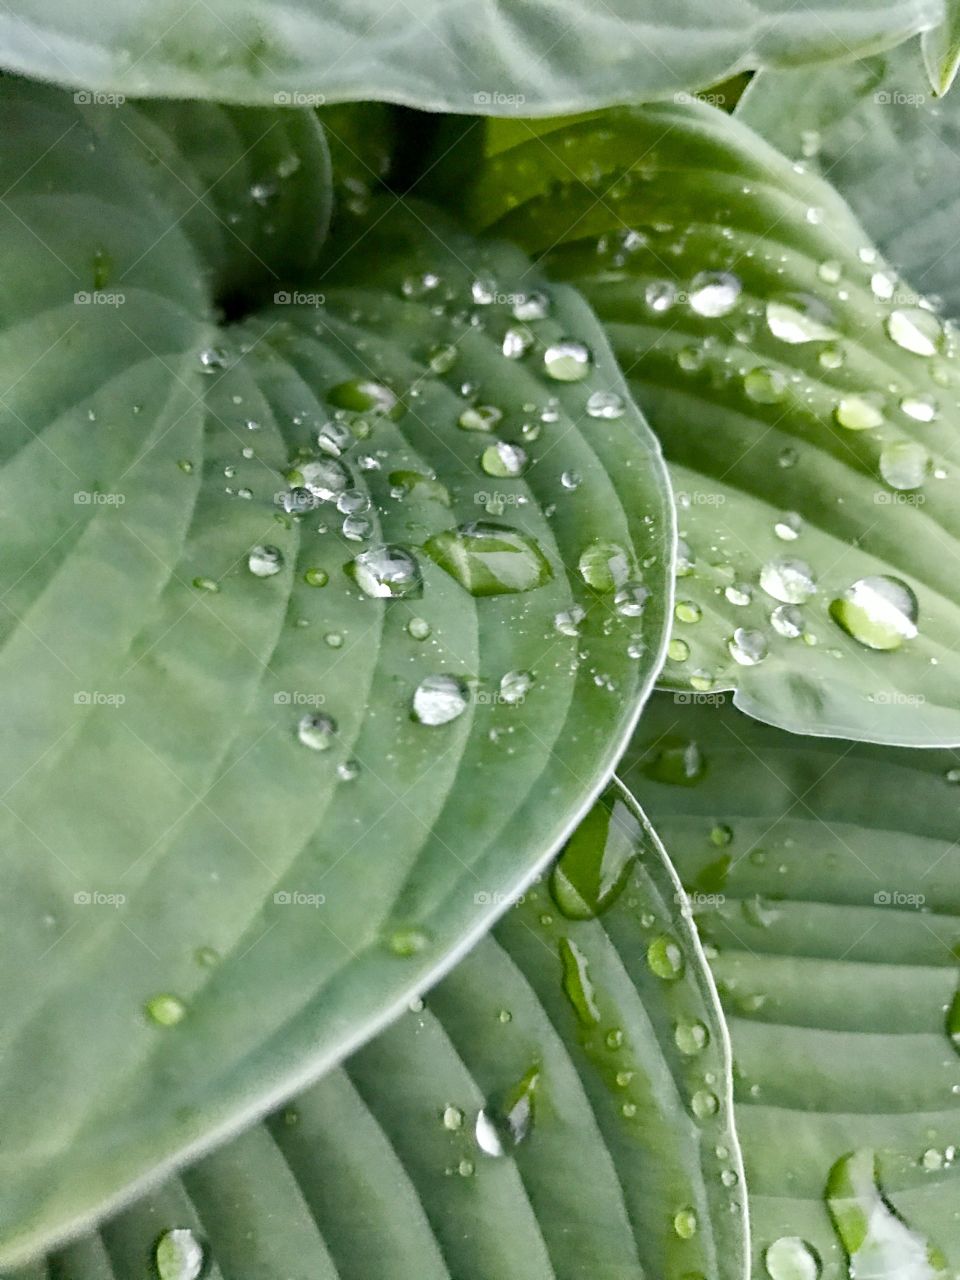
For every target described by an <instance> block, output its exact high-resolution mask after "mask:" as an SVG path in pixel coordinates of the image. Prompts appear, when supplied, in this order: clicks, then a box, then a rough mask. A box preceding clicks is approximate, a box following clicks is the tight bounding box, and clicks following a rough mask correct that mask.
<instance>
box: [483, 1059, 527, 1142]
mask: <svg viewBox="0 0 960 1280" xmlns="http://www.w3.org/2000/svg"><path fill="white" fill-rule="evenodd" d="M539 1080H540V1070H539V1068H537V1067H533V1068H531V1069H530V1071H528V1072H527V1074H526V1075H525V1076H524V1077H523V1079H522V1080H521V1081H519V1083H518V1084H516V1085H514V1087H513V1088H512V1089H510V1090H508V1091H507V1092H506V1093H505V1094H503V1095H501V1096H500V1097H498V1098H496V1099H493V1100H491V1101H490V1102H488V1103H487V1105H486V1106H485V1107H484V1108H483V1109H482V1110H481V1111H480V1112H479V1113H478V1115H477V1122H476V1126H475V1129H474V1134H475V1136H476V1139H477V1146H478V1147H479V1148H480V1150H481V1151H482V1152H483V1153H484V1154H485V1155H488V1156H492V1157H494V1158H498V1157H501V1156H505V1155H506V1154H507V1153H508V1152H509V1151H512V1150H513V1149H514V1148H516V1147H518V1146H519V1145H520V1143H521V1142H523V1141H524V1139H525V1138H526V1137H527V1136H528V1135H529V1133H530V1130H531V1128H532V1126H533V1119H534V1100H535V1097H536V1089H537V1084H538V1082H539Z"/></svg>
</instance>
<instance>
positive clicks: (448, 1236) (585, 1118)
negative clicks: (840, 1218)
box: [22, 791, 747, 1280]
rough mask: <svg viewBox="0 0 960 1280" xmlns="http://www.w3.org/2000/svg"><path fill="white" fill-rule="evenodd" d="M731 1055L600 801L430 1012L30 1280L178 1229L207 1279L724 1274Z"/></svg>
mask: <svg viewBox="0 0 960 1280" xmlns="http://www.w3.org/2000/svg"><path fill="white" fill-rule="evenodd" d="M638 855H639V857H638ZM598 907H601V908H602V910H601V912H600V914H599V915H596V914H595V912H596V909H597V908H598ZM648 956H649V957H652V959H650V958H648ZM728 1052H729V1050H728V1044H727V1038H726V1031H725V1028H724V1026H723V1021H722V1018H721V1017H720V1014H719V1007H718V1005H717V1002H716V995H715V993H714V990H713V987H712V984H711V981H710V977H709V972H708V970H707V966H706V962H705V960H704V959H703V955H702V953H701V951H700V948H699V944H698V943H697V940H696V932H695V930H694V928H693V926H692V922H691V920H690V917H689V912H688V909H687V906H686V904H685V902H683V901H682V894H681V893H680V886H679V881H678V880H677V879H676V876H675V874H674V872H673V870H672V868H671V867H670V866H669V864H668V863H667V862H666V860H665V858H664V857H663V853H662V850H661V848H660V846H659V845H658V843H657V842H656V838H655V837H654V836H653V835H652V833H650V832H649V831H648V830H646V831H645V829H644V820H643V818H642V816H641V815H640V813H639V811H638V810H637V809H636V808H635V806H634V805H633V803H632V801H630V800H629V798H628V797H625V795H624V793H623V792H621V791H611V792H610V793H608V794H607V795H606V796H605V797H604V799H603V800H602V802H601V803H599V804H598V805H597V806H596V808H595V809H594V810H593V811H592V813H591V814H590V816H589V817H588V819H587V820H586V821H585V823H584V824H583V826H582V827H581V829H580V830H579V832H578V833H577V835H576V837H575V838H574V840H573V841H572V842H571V845H570V846H569V847H568V849H567V851H566V852H565V854H564V856H563V858H562V859H561V861H560V863H559V865H558V867H557V868H556V869H555V870H554V872H553V874H552V876H551V877H550V880H549V881H544V882H541V883H538V884H537V885H536V886H535V887H533V888H532V889H531V890H530V891H529V892H528V893H527V895H526V897H525V899H524V900H523V901H522V902H521V903H520V904H519V905H518V906H517V907H516V908H515V909H514V910H512V911H510V912H509V914H508V915H507V916H506V917H505V919H504V920H503V921H502V922H501V923H500V924H499V925H498V926H497V928H496V930H495V931H494V934H493V935H492V936H491V937H489V938H486V939H484V940H483V941H482V942H481V943H479V944H478V946H477V947H476V948H475V949H474V950H473V951H472V952H471V953H470V955H469V956H468V957H467V958H466V959H465V960H463V961H461V963H460V965H459V966H458V967H457V968H456V969H455V970H454V972H453V973H452V974H451V975H450V976H449V977H447V978H446V979H445V980H444V981H443V983H441V984H440V986H439V987H437V988H436V989H435V990H434V991H433V992H432V993H431V994H430V995H429V996H428V997H427V1000H426V1008H424V1007H423V1003H422V1002H417V1003H416V1005H415V1008H414V1010H413V1011H412V1012H410V1013H408V1014H406V1015H405V1016H404V1017H403V1018H402V1019H401V1020H400V1021H399V1022H398V1023H396V1024H395V1025H394V1026H393V1027H391V1028H390V1029H389V1030H388V1031H387V1032H385V1033H383V1034H382V1035H381V1036H380V1037H379V1038H377V1039H376V1040H375V1041H373V1042H372V1043H371V1044H370V1045H368V1046H366V1047H365V1048H364V1049H362V1050H361V1051H360V1052H359V1053H358V1054H356V1055H354V1057H352V1058H351V1059H350V1060H349V1062H348V1063H347V1065H346V1066H345V1067H343V1068H341V1069H339V1070H337V1071H334V1072H332V1073H331V1074H330V1075H328V1076H326V1077H325V1078H324V1080H323V1081H322V1082H321V1083H319V1084H317V1085H315V1086H314V1087H313V1088H312V1089H310V1090H309V1091H308V1092H306V1093H304V1094H303V1095H301V1096H300V1097H299V1098H298V1099H297V1100H296V1101H295V1103H294V1104H293V1106H292V1107H290V1108H288V1109H287V1110H285V1111H284V1112H282V1113H280V1114H278V1115H276V1116H274V1117H273V1118H271V1119H270V1120H269V1121H267V1122H266V1123H265V1124H264V1125H262V1126H258V1127H256V1128H254V1129H252V1130H251V1131H249V1132H248V1133H246V1134H244V1135H243V1136H242V1137H240V1138H239V1139H237V1140H236V1141H235V1142H234V1143H232V1144H231V1145H229V1146H227V1147H225V1148H224V1149H222V1150H221V1151H218V1152H217V1153H215V1154H214V1155H213V1156H209V1157H208V1158H207V1159H206V1160H204V1161H202V1162H201V1163H200V1164H198V1165H197V1166H195V1167H194V1168H192V1169H190V1170H188V1171H187V1172H186V1173H184V1174H182V1175H181V1177H180V1178H179V1180H176V1181H172V1182H170V1183H168V1185H167V1186H165V1187H164V1188H163V1189H162V1190H161V1191H160V1192H157V1193H156V1194H154V1195H152V1196H150V1197H149V1198H148V1199H146V1200H144V1201H143V1202H142V1203H140V1204H138V1205H136V1206H135V1207H134V1208H132V1209H129V1210H127V1211H126V1212H125V1213H123V1214H121V1215H120V1216H118V1217H117V1218H115V1219H114V1220H113V1221H112V1222H109V1223H108V1224H107V1225H105V1226H104V1227H103V1228H102V1229H101V1230H100V1233H99V1236H94V1237H91V1238H89V1239H86V1240H84V1241H83V1242H81V1243H79V1244H77V1245H75V1246H73V1247H71V1248H68V1249H66V1250H65V1251H64V1252H63V1253H61V1254H59V1255H57V1256H56V1257H53V1258H51V1259H50V1260H49V1262H48V1263H47V1265H46V1266H38V1267H36V1268H35V1269H33V1270H32V1271H31V1272H29V1275H30V1276H31V1277H34V1276H35V1277H40V1276H48V1277H54V1276H61V1275H62V1276H70V1278H71V1280H110V1278H111V1277H114V1276H115V1277H117V1280H120V1278H121V1277H122V1280H141V1278H142V1280H146V1278H147V1277H153V1276H154V1275H155V1272H154V1269H153V1259H154V1256H155V1251H156V1249H157V1245H158V1241H159V1242H160V1247H161V1249H168V1250H172V1249H173V1248H174V1247H175V1246H177V1245H179V1246H180V1247H181V1250H182V1251H183V1252H186V1251H187V1250H188V1249H189V1247H190V1243H191V1242H190V1241H189V1239H188V1240H185V1239H184V1237H183V1236H182V1235H178V1236H175V1237H173V1238H171V1237H170V1235H169V1233H170V1232H177V1231H179V1232H184V1231H190V1232H192V1233H193V1238H194V1241H195V1245H194V1247H199V1248H202V1249H203V1250H204V1252H205V1254H206V1258H207V1261H208V1263H209V1270H208V1271H205V1272H204V1275H206V1276H208V1277H209V1278H210V1280H214V1278H215V1280H326V1278H327V1277H330V1278H331V1280H332V1278H334V1277H343V1280H348V1278H351V1280H352V1278H356V1280H368V1277H372V1276H376V1277H377V1278H378V1280H451V1278H452V1277H456V1280H490V1277H492V1276H496V1277H497V1278H498V1280H583V1277H586V1276H599V1277H604V1280H606V1278H608V1277H609V1278H610V1280H613V1277H618V1278H619V1277H622V1278H623V1280H628V1278H629V1280H643V1277H649V1278H650V1280H680V1277H689V1276H700V1275H705V1276H710V1277H711V1280H741V1278H742V1277H744V1276H745V1273H746V1254H747V1250H746V1240H745V1219H744V1195H743V1181H742V1168H741V1165H740V1156H739V1150H738V1147H737V1140H736V1136H735V1134H734V1132H733V1129H732V1126H731V1103H730V1096H729V1094H730V1074H729V1073H730V1064H729V1058H728ZM161 1256H163V1255H162V1254H161ZM161 1274H166V1273H161ZM169 1274H170V1275H172V1276H176V1277H182V1276H184V1275H189V1276H194V1275H196V1271H195V1270H194V1271H190V1270H184V1271H183V1272H181V1271H175V1270H171V1271H170V1273H169ZM22 1280H27V1276H26V1274H25V1275H24V1276H23V1278H22Z"/></svg>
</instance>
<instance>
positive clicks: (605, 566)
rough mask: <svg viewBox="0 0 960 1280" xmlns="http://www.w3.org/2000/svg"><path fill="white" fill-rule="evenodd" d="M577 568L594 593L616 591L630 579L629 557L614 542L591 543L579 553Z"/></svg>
mask: <svg viewBox="0 0 960 1280" xmlns="http://www.w3.org/2000/svg"><path fill="white" fill-rule="evenodd" d="M577 567H578V568H579V570H580V576H581V578H583V580H584V582H585V583H586V584H587V586H588V587H593V589H594V591H600V592H605V593H608V592H611V591H616V590H618V588H620V587H622V586H623V585H624V583H625V582H626V581H627V579H628V578H629V577H630V559H629V556H628V555H627V553H626V551H625V550H624V549H623V547H621V546H619V545H618V544H617V543H616V542H603V541H597V542H591V543H590V545H589V546H588V547H586V548H585V549H584V551H583V552H582V553H581V555H580V560H579V563H578V566H577Z"/></svg>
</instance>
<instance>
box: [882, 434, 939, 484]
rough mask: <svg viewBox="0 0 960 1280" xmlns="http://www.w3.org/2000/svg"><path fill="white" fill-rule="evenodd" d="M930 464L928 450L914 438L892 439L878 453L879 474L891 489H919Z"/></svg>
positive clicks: (927, 473)
mask: <svg viewBox="0 0 960 1280" xmlns="http://www.w3.org/2000/svg"><path fill="white" fill-rule="evenodd" d="M931 465H932V463H931V458H930V454H929V452H928V451H927V450H926V449H925V448H924V447H923V445H922V444H918V443H917V441H915V440H894V441H893V442H892V443H890V444H886V445H884V446H883V449H882V451H881V453H880V475H881V476H882V477H883V479H884V480H886V482H887V484H888V485H889V486H890V488H891V489H919V488H920V487H921V486H922V485H923V482H924V481H925V480H926V478H927V476H928V475H929V474H930V469H931Z"/></svg>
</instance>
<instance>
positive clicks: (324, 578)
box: [303, 568, 330, 587]
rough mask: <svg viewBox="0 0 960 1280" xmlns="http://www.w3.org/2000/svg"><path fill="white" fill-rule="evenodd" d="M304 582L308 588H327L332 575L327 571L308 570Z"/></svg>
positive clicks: (305, 572) (304, 575)
mask: <svg viewBox="0 0 960 1280" xmlns="http://www.w3.org/2000/svg"><path fill="white" fill-rule="evenodd" d="M303 580H304V582H305V583H306V584H307V586H308V587H325V586H326V585H327V583H328V582H329V581H330V575H329V574H328V573H327V571H326V569H317V568H313V569H306V570H305V571H304V574H303Z"/></svg>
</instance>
